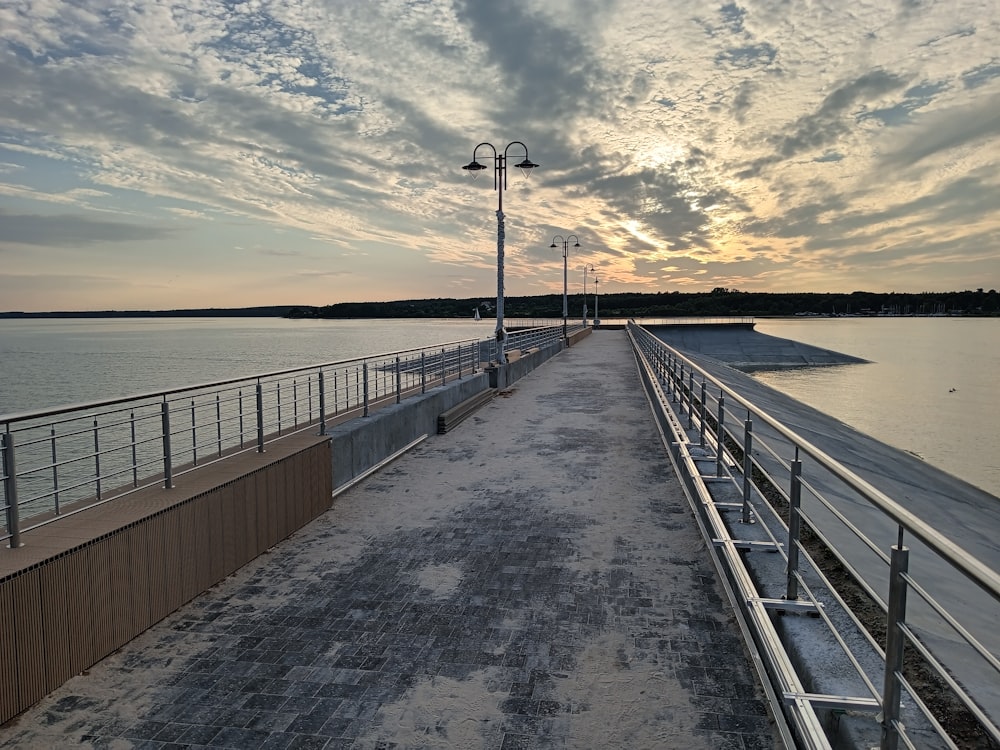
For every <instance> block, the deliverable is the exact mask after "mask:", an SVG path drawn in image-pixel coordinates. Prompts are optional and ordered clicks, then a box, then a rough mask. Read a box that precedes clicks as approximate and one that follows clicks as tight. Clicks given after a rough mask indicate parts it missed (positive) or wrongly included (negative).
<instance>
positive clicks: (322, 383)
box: [317, 370, 326, 435]
mask: <svg viewBox="0 0 1000 750" xmlns="http://www.w3.org/2000/svg"><path fill="white" fill-rule="evenodd" d="M317 379H318V380H319V434H320V435H325V434H326V378H325V377H323V371H322V370H320V371H319V372H318V373H317Z"/></svg>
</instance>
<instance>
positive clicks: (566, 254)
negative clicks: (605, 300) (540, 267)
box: [549, 234, 580, 344]
mask: <svg viewBox="0 0 1000 750" xmlns="http://www.w3.org/2000/svg"><path fill="white" fill-rule="evenodd" d="M556 240H558V241H559V243H560V244H561V245H562V251H563V340H564V341H565V342H566V343H567V344H569V334H568V333H567V326H566V321H567V319H568V318H569V302H568V298H567V295H566V259H567V258H569V241H570V240H575V243H574V244H573V247H580V238H579V237H577V236H576V235H575V234H571V235H570V236H569V237H563V236H562V235H561V234H557V235H556V236H555V237H553V238H552V244H551V245H549V247H559V245H558V244H556Z"/></svg>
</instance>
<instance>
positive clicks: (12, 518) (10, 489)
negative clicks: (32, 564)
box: [0, 432, 21, 549]
mask: <svg viewBox="0 0 1000 750" xmlns="http://www.w3.org/2000/svg"><path fill="white" fill-rule="evenodd" d="M0 452H2V453H3V489H4V497H5V498H6V499H7V532H8V533H9V534H10V540H9V546H10V548H11V549H17V548H18V547H20V546H21V522H20V518H19V517H18V514H19V513H20V508H18V506H17V474H16V464H15V461H14V435H13V434H12V433H9V432H0Z"/></svg>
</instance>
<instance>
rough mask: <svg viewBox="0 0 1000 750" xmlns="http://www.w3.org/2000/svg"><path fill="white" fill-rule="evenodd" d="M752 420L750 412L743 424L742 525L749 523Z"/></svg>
mask: <svg viewBox="0 0 1000 750" xmlns="http://www.w3.org/2000/svg"><path fill="white" fill-rule="evenodd" d="M751 448H753V420H752V419H750V412H747V418H746V420H745V421H744V422H743V523H750V474H751V473H752V472H753V458H752V456H751V454H750V450H751Z"/></svg>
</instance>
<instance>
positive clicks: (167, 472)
mask: <svg viewBox="0 0 1000 750" xmlns="http://www.w3.org/2000/svg"><path fill="white" fill-rule="evenodd" d="M160 425H161V426H160V432H161V436H162V439H163V489H165V490H169V489H171V488H172V487H173V486H174V471H173V456H172V455H171V452H170V403H169V402H168V401H167V400H166V399H164V400H163V401H161V402H160Z"/></svg>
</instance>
